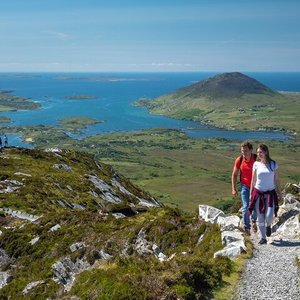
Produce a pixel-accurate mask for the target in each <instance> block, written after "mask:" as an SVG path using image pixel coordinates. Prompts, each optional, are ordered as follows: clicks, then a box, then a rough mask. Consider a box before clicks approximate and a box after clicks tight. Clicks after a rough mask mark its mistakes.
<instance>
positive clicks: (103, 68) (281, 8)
mask: <svg viewBox="0 0 300 300" xmlns="http://www.w3.org/2000/svg"><path fill="white" fill-rule="evenodd" d="M0 39H1V47H0V72H6V73H8V72H22V73H25V72H26V73H41V72H43V73H44V72H47V73H48V72H55V73H58V72H61V73H84V72H88V73H91V72H97V73H98V72H117V73H119V72H126V73H128V72H147V73H149V72H214V73H216V72H218V73H219V72H230V71H232V70H234V71H238V72H299V71H300V1H295V0H285V1H282V0H281V1H280V0H278V1H273V0H264V1H261V0H252V1H240V0H227V1H223V0H211V1H208V0H189V1H185V2H184V1H182V0H172V1H171V0H152V1H140V0H139V1H138V0H127V1H121V0H110V1H105V0H88V1H82V0H65V1H61V0H52V1H38V0H26V1H24V0H10V1H1V4H0ZM220 70H221V71H220ZM222 70H225V71H222ZM244 70H246V71H244Z"/></svg>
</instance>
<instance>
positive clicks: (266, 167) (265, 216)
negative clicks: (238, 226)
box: [249, 144, 281, 244]
mask: <svg viewBox="0 0 300 300" xmlns="http://www.w3.org/2000/svg"><path fill="white" fill-rule="evenodd" d="M256 152H257V161H256V162H255V163H254V164H253V173H252V181H251V187H250V205H249V211H250V213H251V212H252V211H253V210H254V209H255V210H256V212H257V217H258V227H259V231H260V234H261V240H260V241H259V244H266V243H267V239H266V237H267V236H270V235H271V224H272V221H273V219H274V215H275V216H276V215H277V211H278V199H279V198H280V195H281V192H280V184H279V178H278V165H277V163H276V161H274V160H272V159H271V157H270V154H269V149H268V147H267V146H266V145H265V144H260V145H259V146H258V148H257V151H256Z"/></svg>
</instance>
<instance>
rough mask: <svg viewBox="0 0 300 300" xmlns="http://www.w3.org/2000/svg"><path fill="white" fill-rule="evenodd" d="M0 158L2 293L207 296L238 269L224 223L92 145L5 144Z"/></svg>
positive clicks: (10, 296)
mask: <svg viewBox="0 0 300 300" xmlns="http://www.w3.org/2000/svg"><path fill="white" fill-rule="evenodd" d="M0 164H1V176H0V268H1V269H0V298H1V299H178V298H182V299H208V298H211V297H212V293H213V291H214V290H216V289H218V288H219V287H220V286H221V285H222V282H223V276H224V275H228V274H230V273H231V270H232V266H233V263H232V262H231V261H230V260H229V259H228V258H224V257H223V258H217V259H213V253H214V252H215V251H217V250H219V249H221V248H222V244H221V238H220V232H219V229H218V227H217V226H215V225H208V224H205V223H203V221H200V220H199V219H198V217H197V216H193V215H187V214H184V213H182V212H180V211H179V210H177V209H171V208H168V207H163V206H162V205H161V204H160V203H159V202H158V201H157V200H155V199H154V198H153V197H152V196H151V195H149V194H147V193H145V192H144V191H143V190H141V189H139V188H137V187H136V186H134V185H133V184H131V183H130V181H128V180H127V179H126V178H124V177H122V176H120V175H118V174H117V173H116V172H115V171H114V170H113V169H112V168H111V166H109V165H106V164H103V163H99V162H96V161H95V160H94V159H93V157H92V156H91V155H88V154H83V153H79V152H75V151H71V150H59V149H48V150H44V151H43V150H30V149H14V148H5V149H4V152H2V153H1V154H0ZM204 233H205V235H204V238H203V240H202V242H201V243H199V242H198V240H199V237H200V236H202V235H203V234H204Z"/></svg>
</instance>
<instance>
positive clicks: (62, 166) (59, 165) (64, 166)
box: [53, 164, 73, 172]
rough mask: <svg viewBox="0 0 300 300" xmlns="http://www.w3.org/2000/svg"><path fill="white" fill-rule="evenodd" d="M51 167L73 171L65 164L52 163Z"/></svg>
mask: <svg viewBox="0 0 300 300" xmlns="http://www.w3.org/2000/svg"><path fill="white" fill-rule="evenodd" d="M53 168H55V169H62V170H65V171H67V172H73V171H72V168H71V167H69V166H68V165H66V164H55V165H53Z"/></svg>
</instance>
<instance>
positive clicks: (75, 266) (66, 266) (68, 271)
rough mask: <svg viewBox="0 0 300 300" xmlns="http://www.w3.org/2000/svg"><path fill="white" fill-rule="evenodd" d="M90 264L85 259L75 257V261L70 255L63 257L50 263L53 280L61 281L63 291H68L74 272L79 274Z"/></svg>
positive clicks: (71, 284) (73, 279)
mask: <svg viewBox="0 0 300 300" xmlns="http://www.w3.org/2000/svg"><path fill="white" fill-rule="evenodd" d="M90 267H91V265H90V264H89V263H88V261H87V260H86V259H77V260H76V262H75V263H73V262H72V260H71V258H70V257H68V256H67V257H64V258H62V259H61V260H59V261H58V262H56V263H55V264H53V265H52V270H53V280H54V281H56V282H59V283H61V284H62V285H63V286H64V290H65V291H70V290H71V288H72V286H73V283H74V281H75V276H76V274H79V273H81V272H83V271H85V270H87V269H89V268H90Z"/></svg>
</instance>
